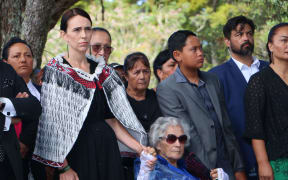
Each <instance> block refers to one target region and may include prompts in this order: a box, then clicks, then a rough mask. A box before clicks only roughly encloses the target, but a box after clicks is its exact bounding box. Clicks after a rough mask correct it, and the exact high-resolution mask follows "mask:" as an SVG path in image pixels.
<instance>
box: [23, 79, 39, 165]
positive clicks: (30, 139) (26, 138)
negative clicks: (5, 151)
mask: <svg viewBox="0 0 288 180" xmlns="http://www.w3.org/2000/svg"><path fill="white" fill-rule="evenodd" d="M33 85H34V87H35V88H36V89H37V90H38V92H40V91H41V87H40V86H38V85H37V84H34V83H33ZM38 124H39V118H37V119H32V120H29V121H27V122H26V123H22V130H21V133H20V137H19V140H20V142H22V143H23V144H25V145H26V146H28V148H29V151H28V153H27V155H26V157H25V158H28V159H30V158H31V156H32V153H33V151H34V146H35V141H36V135H37V128H38Z"/></svg>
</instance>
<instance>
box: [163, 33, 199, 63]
mask: <svg viewBox="0 0 288 180" xmlns="http://www.w3.org/2000/svg"><path fill="white" fill-rule="evenodd" d="M189 36H196V34H195V33H193V32H192V31H189V30H179V31H176V32H174V33H173V34H172V35H171V36H170V37H169V39H168V49H169V53H170V57H172V58H173V59H174V60H175V61H176V59H175V58H174V56H173V52H174V51H176V50H179V51H182V49H183V47H184V46H185V45H186V40H187V38H188V37H189Z"/></svg>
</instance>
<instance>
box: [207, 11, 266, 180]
mask: <svg viewBox="0 0 288 180" xmlns="http://www.w3.org/2000/svg"><path fill="white" fill-rule="evenodd" d="M254 30H255V25H254V23H253V21H252V20H250V19H248V18H246V17H244V16H237V17H234V18H231V19H229V20H228V21H227V23H226V25H225V26H224V27H223V33H224V36H225V44H226V46H227V47H228V49H229V52H230V55H231V58H230V59H229V60H228V61H227V62H225V63H223V64H221V65H219V66H216V67H214V68H212V69H211V70H210V72H213V73H215V74H216V75H217V76H218V78H219V80H220V82H221V84H222V86H223V89H224V96H225V100H226V105H227V111H228V114H229V118H230V120H231V123H232V127H233V130H234V133H235V136H236V138H237V141H238V143H239V146H240V149H241V153H242V154H243V159H244V162H245V167H246V173H247V175H248V179H255V180H256V179H258V177H257V167H256V159H255V155H254V152H253V149H252V147H251V145H249V144H248V143H247V142H246V141H245V140H244V139H243V138H242V136H243V133H244V130H245V112H244V92H245V89H246V87H247V83H248V81H249V79H250V77H251V76H252V75H253V74H254V73H256V72H258V71H259V70H260V69H262V68H264V67H266V66H267V65H268V63H267V62H265V61H261V60H258V59H257V58H256V57H253V56H252V53H253V49H254Z"/></svg>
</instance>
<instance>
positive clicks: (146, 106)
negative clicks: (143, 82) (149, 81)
mask: <svg viewBox="0 0 288 180" xmlns="http://www.w3.org/2000/svg"><path fill="white" fill-rule="evenodd" d="M127 97H128V100H129V102H130V105H131V107H132V109H133V111H134V113H135V114H136V116H137V118H138V119H139V121H140V122H141V124H142V126H143V127H144V129H145V131H146V132H149V130H150V126H151V125H152V124H153V122H154V121H155V120H156V119H157V118H158V117H160V116H162V114H161V110H160V107H159V104H158V101H157V97H156V93H155V92H154V91H153V90H151V89H147V91H146V98H145V100H142V101H137V100H135V99H134V98H132V97H130V96H129V95H128V94H127Z"/></svg>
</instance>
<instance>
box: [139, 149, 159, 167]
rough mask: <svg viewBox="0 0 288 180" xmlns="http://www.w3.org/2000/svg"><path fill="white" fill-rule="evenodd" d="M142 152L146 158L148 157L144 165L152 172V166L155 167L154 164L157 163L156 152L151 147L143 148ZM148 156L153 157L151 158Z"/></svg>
mask: <svg viewBox="0 0 288 180" xmlns="http://www.w3.org/2000/svg"><path fill="white" fill-rule="evenodd" d="M143 152H144V153H145V154H146V156H149V160H147V161H146V163H145V165H146V166H147V167H148V168H149V169H150V170H153V169H154V166H155V163H156V161H157V158H156V155H157V154H156V150H155V149H154V148H153V147H145V146H143ZM150 155H151V156H153V157H151V156H150ZM141 156H143V155H142V153H141Z"/></svg>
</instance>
